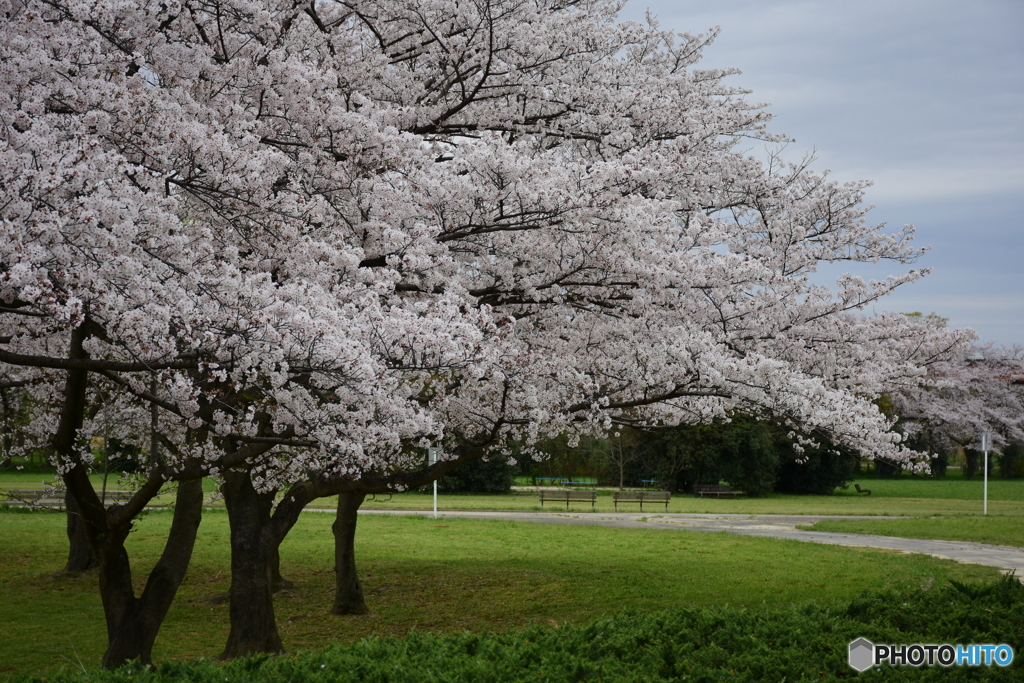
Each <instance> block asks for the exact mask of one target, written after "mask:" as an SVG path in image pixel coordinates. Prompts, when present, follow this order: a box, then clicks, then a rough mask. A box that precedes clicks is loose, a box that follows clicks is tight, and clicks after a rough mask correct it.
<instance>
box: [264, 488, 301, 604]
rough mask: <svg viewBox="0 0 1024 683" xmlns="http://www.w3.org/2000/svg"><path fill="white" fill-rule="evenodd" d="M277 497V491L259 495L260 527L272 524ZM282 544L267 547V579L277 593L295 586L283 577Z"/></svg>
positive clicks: (273, 591)
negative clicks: (275, 498) (271, 519)
mask: <svg viewBox="0 0 1024 683" xmlns="http://www.w3.org/2000/svg"><path fill="white" fill-rule="evenodd" d="M276 495H277V489H274V490H273V491H267V492H265V493H257V494H256V497H257V499H258V500H259V506H260V526H262V527H266V526H267V525H269V524H270V518H271V515H270V513H271V511H272V510H273V507H274V497H275V496H276ZM280 550H281V544H280V542H277V543H274V542H271V543H269V544H268V545H267V579H268V580H269V581H270V592H271V593H277V592H278V591H283V590H287V589H289V588H293V587H294V586H295V584H293V583H292V582H291V581H289V580H288V579H286V578H284V577H283V576H281V552H280Z"/></svg>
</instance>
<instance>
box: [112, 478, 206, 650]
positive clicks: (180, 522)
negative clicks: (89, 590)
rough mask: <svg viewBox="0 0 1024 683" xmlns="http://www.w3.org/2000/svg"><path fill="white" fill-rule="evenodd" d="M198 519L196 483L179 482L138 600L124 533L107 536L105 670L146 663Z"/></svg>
mask: <svg viewBox="0 0 1024 683" xmlns="http://www.w3.org/2000/svg"><path fill="white" fill-rule="evenodd" d="M202 514H203V484H202V480H200V479H194V480H191V481H183V482H181V483H180V484H179V485H178V495H177V500H176V503H175V506H174V519H173V521H172V522H171V531H170V533H169V534H168V536H167V543H166V544H165V546H164V552H163V555H161V557H160V560H159V561H158V562H157V563H156V566H155V567H154V568H153V571H152V572H150V574H149V578H148V579H147V581H146V587H145V588H144V589H143V591H142V595H141V596H140V597H138V598H136V597H134V595H133V591H132V577H131V567H130V566H129V564H128V553H127V552H126V551H125V549H124V539H125V537H126V536H127V529H124V528H123V527H122V529H118V530H117V531H112V532H111V533H110V534H109V536H108V538H109V540H108V542H107V543H105V544H104V546H103V552H102V553H101V562H100V592H101V594H102V596H103V607H104V611H105V612H106V616H107V635H108V639H109V644H108V646H107V651H106V653H105V654H104V655H103V666H104V667H105V668H108V669H111V668H115V667H118V666H121V665H123V664H126V663H127V662H130V661H132V660H133V659H138V660H140V661H141V662H142V663H143V664H151V663H152V659H153V643H154V642H155V641H156V637H157V634H158V633H159V632H160V626H161V625H162V624H163V621H164V618H165V617H166V616H167V610H168V609H170V607H171V603H172V602H173V601H174V596H175V594H176V593H177V591H178V587H179V586H180V585H181V581H182V579H184V578H185V571H186V570H187V569H188V564H189V562H190V561H191V559H192V550H193V548H194V547H195V541H196V533H197V532H198V530H199V522H200V520H201V519H202ZM129 528H130V527H129Z"/></svg>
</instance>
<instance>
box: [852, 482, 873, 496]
mask: <svg viewBox="0 0 1024 683" xmlns="http://www.w3.org/2000/svg"><path fill="white" fill-rule="evenodd" d="M853 488H855V489H857V493H866V494H868V495H869V496H870V495H871V489H862V488H861V487H860V484H854V485H853Z"/></svg>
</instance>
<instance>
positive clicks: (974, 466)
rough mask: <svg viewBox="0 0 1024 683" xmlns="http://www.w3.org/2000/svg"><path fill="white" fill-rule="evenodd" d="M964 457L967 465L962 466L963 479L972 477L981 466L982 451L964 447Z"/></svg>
mask: <svg viewBox="0 0 1024 683" xmlns="http://www.w3.org/2000/svg"><path fill="white" fill-rule="evenodd" d="M964 458H965V459H966V460H967V467H965V468H964V479H974V475H976V474H977V473H978V470H979V469H980V468H981V458H982V453H981V451H978V450H975V449H973V448H965V449H964Z"/></svg>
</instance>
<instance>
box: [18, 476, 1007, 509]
mask: <svg viewBox="0 0 1024 683" xmlns="http://www.w3.org/2000/svg"><path fill="white" fill-rule="evenodd" d="M92 479H93V482H94V484H95V485H96V487H97V490H99V489H100V488H101V485H102V476H101V475H98V474H94V475H92ZM53 480H54V475H53V474H48V473H45V472H42V473H41V472H11V471H8V472H0V502H2V499H3V493H4V492H5V491H7V490H10V489H40V488H42V487H43V485H44V483H46V482H52V481H53ZM854 484H860V486H861V487H862V488H865V489H870V490H871V495H864V494H861V493H857V491H856V490H855V488H854ZM107 488H109V489H130V488H132V486H131V481H130V479H129V480H123V481H118V480H117V477H116V476H114V475H112V476H111V477H110V479H109V480H108V483H107ZM204 489H205V490H206V491H207V492H208V493H209V494H213V493H214V492H215V491H216V485H215V483H214V482H213V481H211V480H206V481H205V482H204ZM988 497H989V503H988V512H989V516H991V517H1021V518H1024V479H1015V480H1005V479H993V480H991V481H989V491H988ZM172 501H173V495H171V494H170V493H166V494H164V495H162V496H160V498H159V499H158V500H157V501H156V502H157V503H170V502H172ZM210 504H211V505H214V506H221V505H222V504H223V503H222V501H220V500H217V499H216V498H215V497H211V501H210ZM335 504H336V502H335V500H334V499H332V498H323V499H320V500H317V501H315V502H314V503H313V504H312V505H311V506H310V507H314V508H321V509H331V508H333V507H334V506H335ZM438 506H439V509H441V510H542V509H543V510H555V511H557V510H563V511H564V510H565V509H566V508H565V504H564V503H563V504H561V505H559V504H557V503H550V502H549V503H545V505H544V506H543V507H541V504H540V500H539V497H538V494H537V493H536V492H535V491H528V490H518V491H514V492H512V493H510V494H508V495H482V494H462V493H442V494H440V495H439V496H438ZM363 507H364V508H368V509H369V508H373V509H396V510H430V509H431V508H432V507H433V495H432V494H431V493H429V492H421V491H411V492H406V493H398V494H394V495H378V496H370V497H368V498H367V500H366V502H365V503H364V504H363ZM569 509H570V510H571V511H574V512H588V511H590V509H591V506H590V505H589V504H587V503H580V504H577V503H573V504H572V505H571V507H570V508H569ZM595 509H596V511H598V512H610V511H612V510H614V509H615V507H614V505H613V502H612V492H611V491H610V490H599V491H598V497H597V505H596V507H595ZM619 510H620V511H624V512H639V506H638V505H637V504H635V503H632V504H625V505H620V506H619ZM664 511H665V507H664V506H663V505H655V506H650V505H645V506H644V512H664ZM668 512H678V513H698V514H728V513H735V514H787V515H877V516H881V517H892V516H910V517H934V516H963V515H979V516H980V515H981V513H982V482H981V481H980V480H974V481H967V480H964V479H963V478H962V477H961V476H960V473H959V471H957V470H950V474H948V475H947V476H946V477H945V478H943V479H926V478H916V477H911V476H909V475H905V476H903V477H901V478H899V479H869V478H866V479H857V480H855V481H854V482H851V484H850V486H849V487H848V488H846V489H836V490H835V492H834V493H833V495H830V496H807V495H791V494H782V493H773V494H768V495H766V496H762V497H758V498H732V499H721V500H719V499H714V498H697V497H696V496H694V495H692V494H685V493H679V494H676V495H674V496H672V500H671V501H670V502H669V505H668Z"/></svg>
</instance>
